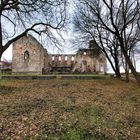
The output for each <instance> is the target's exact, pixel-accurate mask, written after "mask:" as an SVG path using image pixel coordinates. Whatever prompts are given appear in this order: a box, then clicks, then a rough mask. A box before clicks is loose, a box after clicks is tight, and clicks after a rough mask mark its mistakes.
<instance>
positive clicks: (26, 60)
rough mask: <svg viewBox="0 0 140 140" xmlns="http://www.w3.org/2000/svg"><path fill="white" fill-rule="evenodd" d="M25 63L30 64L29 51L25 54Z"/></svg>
mask: <svg viewBox="0 0 140 140" xmlns="http://www.w3.org/2000/svg"><path fill="white" fill-rule="evenodd" d="M24 62H29V52H28V51H25V52H24Z"/></svg>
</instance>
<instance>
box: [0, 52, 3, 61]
mask: <svg viewBox="0 0 140 140" xmlns="http://www.w3.org/2000/svg"><path fill="white" fill-rule="evenodd" d="M2 54H3V51H2V50H1V49H0V61H1V58H2Z"/></svg>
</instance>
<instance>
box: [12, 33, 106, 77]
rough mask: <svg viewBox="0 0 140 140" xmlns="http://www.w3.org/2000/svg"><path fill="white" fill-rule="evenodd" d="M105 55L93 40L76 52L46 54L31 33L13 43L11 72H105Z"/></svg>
mask: <svg viewBox="0 0 140 140" xmlns="http://www.w3.org/2000/svg"><path fill="white" fill-rule="evenodd" d="M106 64H107V61H106V57H105V55H104V54H103V52H102V51H101V50H100V48H99V46H98V45H97V43H96V42H95V40H92V41H90V43H89V47H88V48H86V49H85V48H84V49H79V50H78V51H77V53H76V54H48V52H47V50H46V49H45V48H44V47H43V46H42V45H41V44H40V43H39V42H38V41H37V40H36V39H35V38H34V37H33V36H31V35H26V36H24V37H22V38H20V39H19V40H17V41H15V42H14V43H13V60H12V72H13V73H28V74H46V73H105V72H106Z"/></svg>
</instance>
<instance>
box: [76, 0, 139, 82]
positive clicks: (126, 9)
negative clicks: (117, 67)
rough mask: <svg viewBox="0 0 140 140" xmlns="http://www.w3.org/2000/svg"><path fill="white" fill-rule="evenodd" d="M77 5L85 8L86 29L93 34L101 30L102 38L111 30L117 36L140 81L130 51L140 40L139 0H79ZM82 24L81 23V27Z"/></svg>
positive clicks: (129, 63) (132, 69)
mask: <svg viewBox="0 0 140 140" xmlns="http://www.w3.org/2000/svg"><path fill="white" fill-rule="evenodd" d="M77 5H79V6H81V9H84V12H81V11H80V13H82V17H81V18H82V19H83V21H84V25H86V26H87V28H86V29H90V31H92V35H94V33H96V32H97V33H99V32H101V36H102V37H101V36H99V37H101V39H102V40H103V39H104V35H103V34H104V33H106V32H109V33H110V34H111V35H110V36H112V37H114V36H115V38H116V40H117V42H118V46H117V47H118V48H119V47H120V50H121V52H122V54H123V56H124V58H125V62H126V64H127V65H128V66H129V68H130V70H131V72H132V73H133V75H134V77H135V78H136V80H137V82H138V83H140V77H139V75H138V73H137V72H136V69H135V67H134V65H133V63H132V60H131V58H130V55H129V53H128V51H130V50H132V48H133V47H134V46H136V44H137V43H138V42H139V41H140V34H139V32H140V28H139V21H140V14H139V12H140V7H139V0H78V4H77ZM79 6H78V7H79ZM79 18H80V16H79ZM82 25H83V24H82ZM82 25H80V28H81V29H82ZM82 30H83V29H82ZM94 37H95V35H94ZM96 37H97V36H96ZM98 39H99V38H98ZM102 40H101V41H102ZM106 46H107V44H106V45H105V47H106ZM113 47H114V46H112V48H113Z"/></svg>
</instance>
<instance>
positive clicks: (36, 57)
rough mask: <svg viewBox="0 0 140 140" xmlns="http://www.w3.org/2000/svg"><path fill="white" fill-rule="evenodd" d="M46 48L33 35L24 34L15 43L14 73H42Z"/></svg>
mask: <svg viewBox="0 0 140 140" xmlns="http://www.w3.org/2000/svg"><path fill="white" fill-rule="evenodd" d="M43 66H44V49H43V47H42V45H41V44H40V43H39V42H38V41H37V40H36V39H35V38H34V37H32V36H30V35H28V36H24V37H22V38H21V39H19V40H18V41H16V42H14V44H13V60H12V72H13V73H37V74H41V73H42V68H43Z"/></svg>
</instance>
